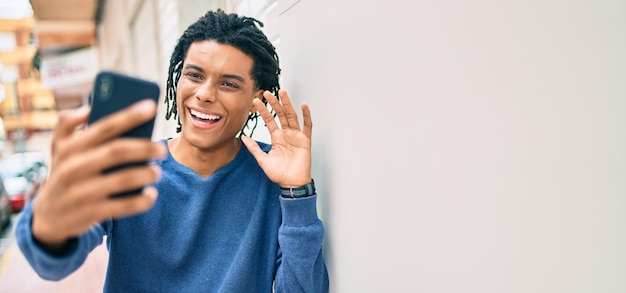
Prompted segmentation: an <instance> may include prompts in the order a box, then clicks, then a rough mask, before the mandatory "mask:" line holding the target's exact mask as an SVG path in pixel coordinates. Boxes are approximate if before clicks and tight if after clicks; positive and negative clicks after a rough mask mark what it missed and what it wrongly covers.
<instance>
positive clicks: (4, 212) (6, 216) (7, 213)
mask: <svg viewBox="0 0 626 293" xmlns="http://www.w3.org/2000/svg"><path fill="white" fill-rule="evenodd" d="M12 213H13V207H12V206H11V201H10V199H9V195H8V194H7V191H6V189H5V188H4V184H3V181H2V179H1V178H0V231H2V230H4V228H6V227H7V226H9V224H10V223H11V214H12Z"/></svg>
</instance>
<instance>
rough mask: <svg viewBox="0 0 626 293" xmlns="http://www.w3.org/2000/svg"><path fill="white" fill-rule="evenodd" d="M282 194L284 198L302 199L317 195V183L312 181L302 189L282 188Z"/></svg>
mask: <svg viewBox="0 0 626 293" xmlns="http://www.w3.org/2000/svg"><path fill="white" fill-rule="evenodd" d="M280 194H281V196H282V197H284V198H302V197H308V196H311V195H313V194H315V182H314V181H313V179H311V182H310V183H309V184H307V185H304V186H300V187H289V188H285V187H281V188H280Z"/></svg>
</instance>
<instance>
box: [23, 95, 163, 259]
mask: <svg viewBox="0 0 626 293" xmlns="http://www.w3.org/2000/svg"><path fill="white" fill-rule="evenodd" d="M155 113H156V105H155V103H154V102H152V101H144V102H139V103H137V104H135V105H133V106H132V107H130V108H128V109H125V110H122V111H120V112H119V113H116V114H114V115H111V116H109V117H106V118H103V119H102V120H100V121H98V122H96V123H94V124H93V125H90V126H89V127H88V128H87V129H86V130H84V131H82V132H80V133H77V132H76V131H75V130H76V128H77V127H78V126H80V125H82V124H84V123H85V122H86V121H87V118H88V116H89V111H88V110H87V109H86V108H83V109H79V110H72V111H66V112H63V113H61V114H60V115H59V122H58V124H57V125H56V127H55V128H54V131H53V135H52V158H51V165H50V173H49V176H48V179H47V180H46V182H45V183H44V185H43V186H42V188H41V190H40V191H39V193H38V195H37V197H36V198H35V201H34V202H33V221H32V231H33V235H34V237H35V238H36V239H37V240H38V241H39V242H41V243H42V244H43V245H44V246H46V247H47V248H49V249H51V250H54V249H55V248H58V247H61V246H62V245H63V244H64V243H65V242H66V241H67V240H68V239H69V238H71V237H75V236H78V235H80V234H82V233H84V232H86V231H87V230H88V229H89V228H90V227H91V226H92V225H94V224H95V223H98V222H101V221H103V220H106V219H109V218H115V217H122V216H128V215H132V214H136V213H139V212H142V211H145V210H147V209H148V208H150V207H151V206H152V205H153V203H154V201H155V200H156V196H157V192H156V189H154V188H146V189H144V191H143V193H142V194H140V195H138V196H133V197H128V198H120V199H111V198H109V196H110V195H111V194H114V193H117V192H121V191H124V190H130V189H133V188H138V187H141V186H144V185H147V184H150V183H153V182H155V181H156V180H158V178H159V176H160V168H159V167H157V166H144V167H136V168H131V169H127V170H124V171H120V172H113V173H109V174H106V175H103V174H102V172H103V170H106V169H108V168H110V167H112V166H116V165H118V164H120V163H124V162H138V161H147V160H150V159H153V158H161V157H163V156H165V154H166V152H167V151H166V149H165V147H164V146H163V145H161V144H155V143H153V142H151V141H150V140H147V139H143V140H141V139H113V140H111V138H114V137H116V136H118V135H120V134H122V133H125V132H126V131H128V130H130V129H132V128H134V127H136V126H138V125H140V124H142V123H144V122H146V121H147V120H148V119H150V118H152V117H154V115H155Z"/></svg>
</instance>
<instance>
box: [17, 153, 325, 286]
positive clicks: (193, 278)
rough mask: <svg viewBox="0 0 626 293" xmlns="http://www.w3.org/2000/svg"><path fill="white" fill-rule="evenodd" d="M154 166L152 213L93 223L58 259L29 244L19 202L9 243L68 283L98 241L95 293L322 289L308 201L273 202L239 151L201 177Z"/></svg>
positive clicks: (276, 193)
mask: <svg viewBox="0 0 626 293" xmlns="http://www.w3.org/2000/svg"><path fill="white" fill-rule="evenodd" d="M260 145H261V148H262V149H263V150H264V151H266V152H267V151H269V149H270V146H269V145H267V144H262V143H260ZM156 164H159V165H161V168H162V170H163V171H162V177H161V180H160V181H159V182H157V183H156V184H155V186H156V188H157V189H158V191H159V198H158V200H157V201H156V203H155V205H154V207H152V209H150V210H148V211H147V212H144V213H142V214H139V215H135V216H131V217H126V218H121V219H115V220H110V221H106V222H103V223H100V224H99V225H95V226H94V227H92V228H91V229H90V230H89V231H88V232H87V233H85V234H83V235H81V236H80V237H78V238H76V239H74V240H72V241H71V242H70V245H69V247H68V250H67V251H66V253H64V254H63V255H54V254H50V253H49V252H47V251H46V250H45V249H43V248H42V247H41V246H40V245H39V244H38V243H37V242H35V241H34V239H33V237H32V230H31V221H32V203H30V204H29V205H27V207H26V208H25V209H24V211H23V213H22V216H21V218H20V220H19V222H18V224H17V228H16V237H17V242H18V245H19V247H20V249H21V250H22V252H23V254H24V255H25V256H26V258H27V259H28V261H29V262H30V264H31V266H32V267H33V268H34V269H35V271H37V273H38V274H39V276H41V277H42V278H44V279H47V280H60V279H62V278H64V277H66V276H68V275H69V274H71V273H72V272H74V271H75V270H76V269H77V268H78V267H80V266H81V265H82V264H83V262H84V261H85V259H86V257H87V255H88V254H89V253H90V252H91V251H92V250H93V249H94V248H95V247H96V246H98V245H100V244H101V243H102V241H103V236H105V235H106V236H107V237H106V241H107V247H108V250H109V264H108V267H107V275H106V281H105V285H104V292H272V288H274V290H275V292H327V291H328V274H327V271H326V266H325V264H324V260H323V258H322V240H323V237H324V235H323V234H324V228H323V225H322V222H321V221H320V220H319V218H318V216H317V210H316V199H317V195H314V196H311V197H307V198H301V199H283V198H282V197H281V196H280V190H279V187H278V185H277V184H275V183H273V182H271V181H270V180H269V179H268V178H267V176H266V175H265V173H263V170H262V169H261V168H260V167H259V165H258V164H257V162H256V160H255V159H254V157H253V156H252V155H251V154H250V152H249V151H248V150H247V148H246V147H244V146H242V147H241V150H240V151H239V153H238V154H237V155H236V157H235V159H233V160H232V161H231V162H230V163H228V164H226V165H225V166H223V167H222V168H220V169H218V170H217V171H216V172H215V173H214V174H213V175H211V176H209V177H208V178H201V177H200V176H198V175H197V174H196V173H195V172H194V171H193V170H191V169H189V168H187V167H186V166H184V165H181V164H180V163H178V162H177V161H176V160H174V158H173V157H172V156H171V154H168V155H167V157H166V158H164V159H163V160H160V161H157V162H156ZM35 200H36V199H35Z"/></svg>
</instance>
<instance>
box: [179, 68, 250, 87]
mask: <svg viewBox="0 0 626 293" xmlns="http://www.w3.org/2000/svg"><path fill="white" fill-rule="evenodd" d="M185 68H188V69H194V70H197V71H200V72H202V73H204V69H202V67H200V66H198V65H194V64H187V65H185ZM222 77H225V78H232V79H236V80H238V81H241V82H243V83H245V82H246V79H245V78H243V77H241V76H239V75H236V74H223V75H222Z"/></svg>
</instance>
